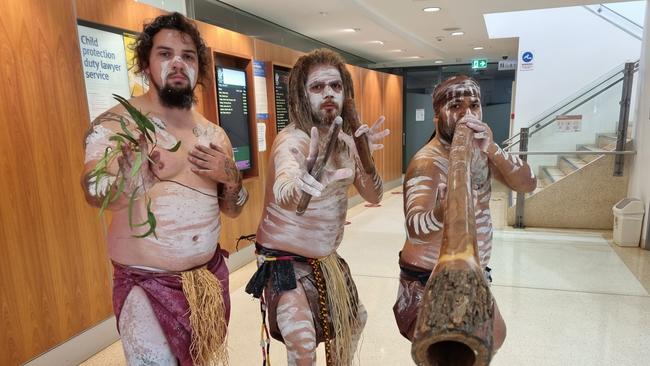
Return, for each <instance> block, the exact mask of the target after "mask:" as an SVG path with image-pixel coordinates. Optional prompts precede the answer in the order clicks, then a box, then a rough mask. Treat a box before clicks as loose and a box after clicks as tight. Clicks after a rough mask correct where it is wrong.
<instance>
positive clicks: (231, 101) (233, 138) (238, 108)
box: [217, 66, 251, 170]
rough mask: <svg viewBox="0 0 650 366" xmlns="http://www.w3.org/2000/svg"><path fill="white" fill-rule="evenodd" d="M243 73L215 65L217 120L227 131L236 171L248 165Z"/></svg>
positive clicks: (248, 150)
mask: <svg viewBox="0 0 650 366" xmlns="http://www.w3.org/2000/svg"><path fill="white" fill-rule="evenodd" d="M246 96H247V94H246V72H245V71H244V70H240V69H231V68H225V67H221V66H217V104H218V106H219V123H220V125H221V127H222V128H223V129H224V130H225V131H226V134H227V135H228V138H229V139H230V142H231V143H232V151H233V155H234V156H235V163H236V164H237V168H238V169H239V170H247V169H250V168H251V141H250V133H249V129H248V102H247V98H246Z"/></svg>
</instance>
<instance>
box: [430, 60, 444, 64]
mask: <svg viewBox="0 0 650 366" xmlns="http://www.w3.org/2000/svg"><path fill="white" fill-rule="evenodd" d="M443 62H444V61H443V60H435V61H433V63H434V64H441V63H443Z"/></svg>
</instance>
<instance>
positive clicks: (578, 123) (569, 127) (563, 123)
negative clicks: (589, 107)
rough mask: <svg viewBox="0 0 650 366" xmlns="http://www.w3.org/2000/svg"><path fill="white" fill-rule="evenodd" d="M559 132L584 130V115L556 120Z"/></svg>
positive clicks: (568, 116)
mask: <svg viewBox="0 0 650 366" xmlns="http://www.w3.org/2000/svg"><path fill="white" fill-rule="evenodd" d="M555 124H556V126H557V131H558V132H580V131H581V130H582V115H581V114H573V115H564V116H557V117H556V118H555Z"/></svg>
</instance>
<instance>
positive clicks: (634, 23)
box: [598, 4, 643, 30]
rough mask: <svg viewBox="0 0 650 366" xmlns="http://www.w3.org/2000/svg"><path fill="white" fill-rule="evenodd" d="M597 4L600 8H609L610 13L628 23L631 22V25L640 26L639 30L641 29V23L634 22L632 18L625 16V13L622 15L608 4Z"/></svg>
mask: <svg viewBox="0 0 650 366" xmlns="http://www.w3.org/2000/svg"><path fill="white" fill-rule="evenodd" d="M598 6H600V7H601V8H605V9H607V10H609V11H610V12H612V13H614V14H616V15H618V16H619V17H621V18H623V19H625V20H626V21H627V22H628V23H630V24H632V25H633V26H635V27H637V28H640V29H641V30H643V26H642V25H641V24H639V23H637V22H635V21H634V20H632V19H630V18H628V17H626V16H625V15H623V14H621V13H619V12H617V11H616V10H614V9H612V8H610V7H609V6H607V5H605V4H598Z"/></svg>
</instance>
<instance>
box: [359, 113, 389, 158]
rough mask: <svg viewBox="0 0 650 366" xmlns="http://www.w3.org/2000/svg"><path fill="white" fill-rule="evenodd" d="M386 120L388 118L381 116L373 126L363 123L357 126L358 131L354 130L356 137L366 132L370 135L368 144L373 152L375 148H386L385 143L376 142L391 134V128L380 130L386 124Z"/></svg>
mask: <svg viewBox="0 0 650 366" xmlns="http://www.w3.org/2000/svg"><path fill="white" fill-rule="evenodd" d="M385 121H386V118H385V117H384V116H380V117H379V118H378V119H377V120H376V121H375V123H373V125H372V127H368V125H367V124H365V123H364V124H362V125H361V126H359V128H357V130H356V131H354V137H359V136H361V135H363V134H364V133H365V134H366V136H367V137H368V146H369V147H370V152H373V151H375V150H381V149H383V148H384V145H383V144H378V143H376V142H378V141H380V140H381V139H383V138H384V137H386V136H388V135H389V134H390V130H389V129H387V128H386V129H383V130H380V128H381V127H382V126H383V125H384V122H385Z"/></svg>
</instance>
